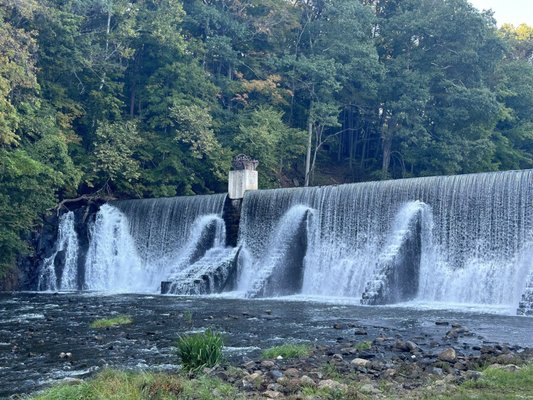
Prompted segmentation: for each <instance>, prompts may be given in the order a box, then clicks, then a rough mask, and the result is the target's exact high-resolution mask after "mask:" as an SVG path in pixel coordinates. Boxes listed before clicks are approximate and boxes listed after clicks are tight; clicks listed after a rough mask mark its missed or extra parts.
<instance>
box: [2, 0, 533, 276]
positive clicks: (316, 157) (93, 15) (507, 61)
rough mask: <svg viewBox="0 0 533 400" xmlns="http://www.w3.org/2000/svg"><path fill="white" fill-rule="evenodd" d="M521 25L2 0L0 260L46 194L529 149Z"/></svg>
mask: <svg viewBox="0 0 533 400" xmlns="http://www.w3.org/2000/svg"><path fill="white" fill-rule="evenodd" d="M531 110H533V28H532V27H529V26H527V25H521V26H518V27H515V26H512V25H504V26H503V27H502V28H500V29H498V28H497V27H496V23H495V21H494V19H493V18H492V15H491V14H490V13H488V12H484V13H481V12H479V11H477V10H476V9H475V8H473V7H472V6H471V5H470V4H469V3H468V2H467V1H466V0H290V1H289V0H187V1H181V0H129V1H127V0H16V1H15V0H0V275H1V273H2V271H5V270H7V268H8V267H10V266H13V265H14V263H15V262H16V259H17V257H19V256H20V255H21V254H24V252H25V251H26V245H25V240H26V239H27V238H28V235H29V233H30V232H31V231H32V230H33V229H35V227H36V226H38V224H39V223H40V221H41V219H42V217H43V215H45V213H46V211H47V210H49V209H50V208H52V207H53V206H54V205H55V204H57V202H58V201H61V200H63V199H66V198H72V197H76V196H80V195H84V194H91V193H94V192H97V191H99V190H102V188H105V189H106V191H108V192H110V193H112V194H113V196H115V197H117V198H141V197H159V196H176V195H190V194H203V193H214V192H224V191H225V189H226V188H225V183H226V173H227V170H228V169H229V167H230V163H231V158H232V157H233V156H234V155H236V154H239V153H246V154H248V155H250V156H252V157H253V158H255V159H257V160H258V161H259V163H260V167H259V169H260V185H261V186H262V187H280V186H294V185H304V184H309V185H317V184H331V183H345V182H355V181H362V180H370V179H390V178H403V177H414V176H425V175H442V174H460V173H469V172H481V171H495V170H507V169H523V168H532V167H533V113H532V112H531Z"/></svg>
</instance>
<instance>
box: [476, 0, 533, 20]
mask: <svg viewBox="0 0 533 400" xmlns="http://www.w3.org/2000/svg"><path fill="white" fill-rule="evenodd" d="M469 1H470V3H472V4H473V5H474V7H476V8H478V9H480V10H488V9H492V11H494V17H495V18H496V21H497V22H498V26H501V25H502V24H505V23H511V24H513V25H515V26H516V25H520V24H521V23H526V24H528V25H531V26H533V0H469Z"/></svg>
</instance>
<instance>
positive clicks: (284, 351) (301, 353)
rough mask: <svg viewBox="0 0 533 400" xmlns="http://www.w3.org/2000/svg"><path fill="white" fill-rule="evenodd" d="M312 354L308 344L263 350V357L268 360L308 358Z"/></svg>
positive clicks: (284, 345)
mask: <svg viewBox="0 0 533 400" xmlns="http://www.w3.org/2000/svg"><path fill="white" fill-rule="evenodd" d="M309 354H311V347H310V346H309V345H307V344H282V345H281V346H275V347H270V348H269V349H265V350H263V352H262V353H261V356H262V357H263V358H266V359H272V358H277V357H279V356H281V357H283V358H297V357H306V356H308V355H309Z"/></svg>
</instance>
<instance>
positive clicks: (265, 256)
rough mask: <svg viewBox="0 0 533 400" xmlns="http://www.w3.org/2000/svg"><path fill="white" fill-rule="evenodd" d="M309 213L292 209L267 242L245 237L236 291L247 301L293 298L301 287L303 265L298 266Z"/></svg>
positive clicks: (294, 207)
mask: <svg viewBox="0 0 533 400" xmlns="http://www.w3.org/2000/svg"><path fill="white" fill-rule="evenodd" d="M312 212H313V210H312V209H310V208H309V207H306V206H302V205H296V206H293V207H291V208H290V209H289V210H288V211H287V212H286V213H285V214H284V215H283V216H282V217H281V220H280V221H279V223H278V224H277V226H276V228H275V229H274V230H273V234H272V235H271V237H269V238H268V241H266V242H262V241H261V238H257V237H254V236H247V235H246V234H244V239H243V243H242V246H243V247H244V248H246V249H247V252H246V257H242V258H241V264H243V265H241V266H240V268H239V269H240V270H241V271H242V274H241V279H240V282H239V287H238V290H239V291H241V292H245V293H246V296H247V297H256V296H258V295H261V296H272V295H283V294H292V293H294V292H295V291H296V290H298V289H299V288H300V287H301V278H302V276H303V265H298V264H300V263H302V262H303V258H304V256H305V251H306V248H305V247H306V245H307V231H308V229H307V218H308V216H309V215H310V214H312ZM245 226H246V225H245ZM264 245H266V248H262V247H263V246H264ZM265 249H268V251H265ZM289 281H293V282H289ZM291 292H292V293H291Z"/></svg>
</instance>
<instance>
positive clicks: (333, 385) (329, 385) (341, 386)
mask: <svg viewBox="0 0 533 400" xmlns="http://www.w3.org/2000/svg"><path fill="white" fill-rule="evenodd" d="M318 388H319V389H329V390H340V391H343V392H344V391H346V390H348V385H346V384H345V383H340V382H337V381H334V380H333V379H325V380H323V381H320V382H318Z"/></svg>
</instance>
